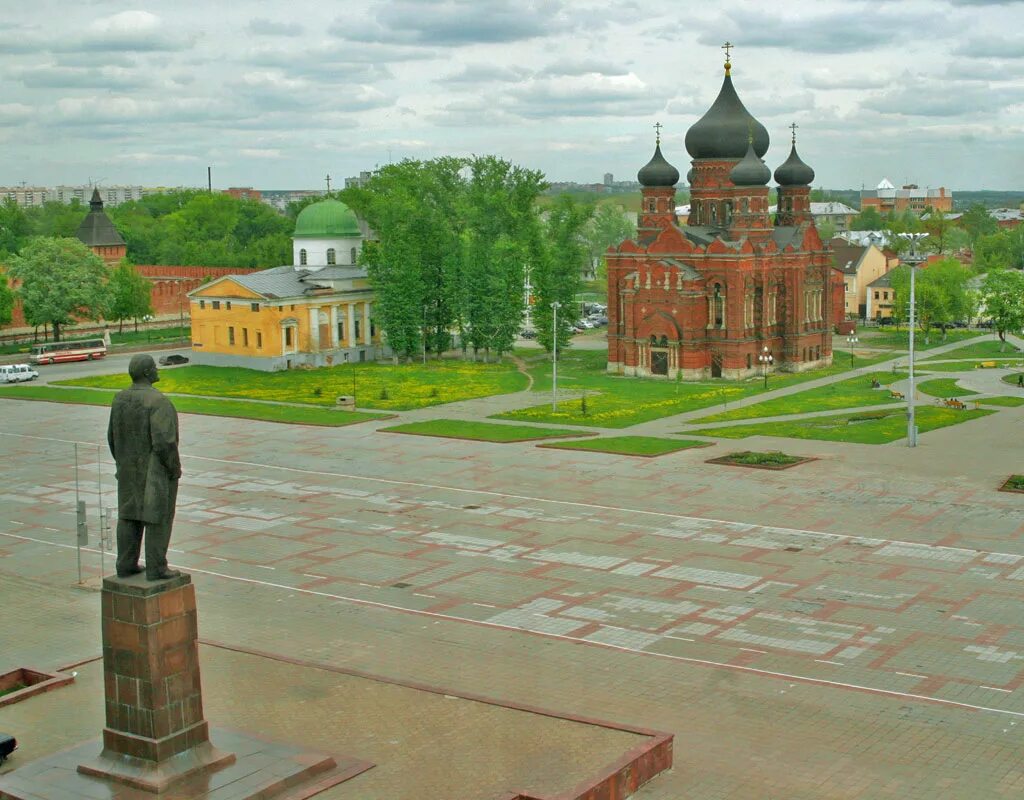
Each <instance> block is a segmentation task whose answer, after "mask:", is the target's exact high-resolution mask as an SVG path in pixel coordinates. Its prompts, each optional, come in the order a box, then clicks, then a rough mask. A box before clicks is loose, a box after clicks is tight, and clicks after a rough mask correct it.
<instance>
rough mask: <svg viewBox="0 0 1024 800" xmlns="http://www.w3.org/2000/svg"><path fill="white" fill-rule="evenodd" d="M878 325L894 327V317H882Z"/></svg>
mask: <svg viewBox="0 0 1024 800" xmlns="http://www.w3.org/2000/svg"><path fill="white" fill-rule="evenodd" d="M878 324H879V325H883V326H884V325H892V324H893V322H892V317H881V318H880V319H879V320H878Z"/></svg>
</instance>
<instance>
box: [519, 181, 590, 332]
mask: <svg viewBox="0 0 1024 800" xmlns="http://www.w3.org/2000/svg"><path fill="white" fill-rule="evenodd" d="M592 213H593V208H592V207H590V206H583V205H580V204H579V203H577V202H576V201H575V200H573V199H572V197H570V196H569V195H562V196H560V197H559V198H557V200H556V201H555V203H554V204H553V205H552V206H551V208H550V209H549V210H548V212H547V214H548V216H547V220H546V221H545V224H544V230H543V237H544V238H543V241H542V242H541V243H540V244H541V247H540V250H539V259H538V264H537V267H536V268H535V269H534V274H533V278H532V281H531V283H532V284H533V286H534V294H535V296H536V298H537V310H536V315H535V318H534V319H535V323H536V326H537V341H538V342H540V343H541V344H542V345H543V346H544V348H545V349H546V350H548V351H549V352H550V351H551V350H552V348H553V346H554V343H555V341H557V342H558V349H559V350H562V349H563V348H565V347H567V346H568V345H569V337H570V335H571V328H572V323H573V322H574V321H575V316H574V315H573V310H574V309H575V300H576V293H577V292H578V291H579V287H580V283H581V271H582V268H583V265H584V264H586V260H587V258H588V251H587V247H586V242H585V239H584V236H583V231H584V229H585V226H586V224H587V222H588V221H589V220H590V215H591V214H592ZM554 302H557V303H559V304H560V306H561V308H562V313H561V314H559V315H558V329H557V330H552V317H553V316H554V315H553V314H551V313H550V312H551V304H552V303H554Z"/></svg>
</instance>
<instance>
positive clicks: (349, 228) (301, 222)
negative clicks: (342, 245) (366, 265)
mask: <svg viewBox="0 0 1024 800" xmlns="http://www.w3.org/2000/svg"><path fill="white" fill-rule="evenodd" d="M293 236H295V237H296V238H305V239H329V238H332V237H342V238H346V239H351V238H358V237H360V236H362V232H361V231H360V230H359V223H358V222H357V220H356V215H355V212H354V211H353V210H352V209H351V208H349V207H348V206H347V205H345V204H344V203H343V202H341V201H340V200H321V201H319V202H318V203H313V204H311V205H308V206H306V207H305V208H304V209H302V211H300V212H299V216H298V218H297V219H296V220H295V233H294V234H293Z"/></svg>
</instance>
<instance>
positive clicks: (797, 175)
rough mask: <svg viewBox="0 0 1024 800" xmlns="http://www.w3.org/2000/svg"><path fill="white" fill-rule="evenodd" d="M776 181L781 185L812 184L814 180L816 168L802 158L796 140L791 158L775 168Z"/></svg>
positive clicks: (790, 153)
mask: <svg viewBox="0 0 1024 800" xmlns="http://www.w3.org/2000/svg"><path fill="white" fill-rule="evenodd" d="M775 182H776V183H777V184H779V186H810V185H811V184H812V183H813V182H814V170H813V169H811V168H810V167H809V166H807V165H806V164H805V163H804V162H803V161H801V160H800V156H798V155H797V154H796V143H795V142H794V144H793V149H792V150H790V151H789V158H787V159H786V160H785V161H784V162H783V163H782V164H781V165H780V166H779V168H778V169H777V170H775Z"/></svg>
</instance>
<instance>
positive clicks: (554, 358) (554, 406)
mask: <svg viewBox="0 0 1024 800" xmlns="http://www.w3.org/2000/svg"><path fill="white" fill-rule="evenodd" d="M561 307H562V304H561V303H559V302H558V301H557V300H556V301H555V302H553V303H552V304H551V410H552V411H558V309H560V308H561Z"/></svg>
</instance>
